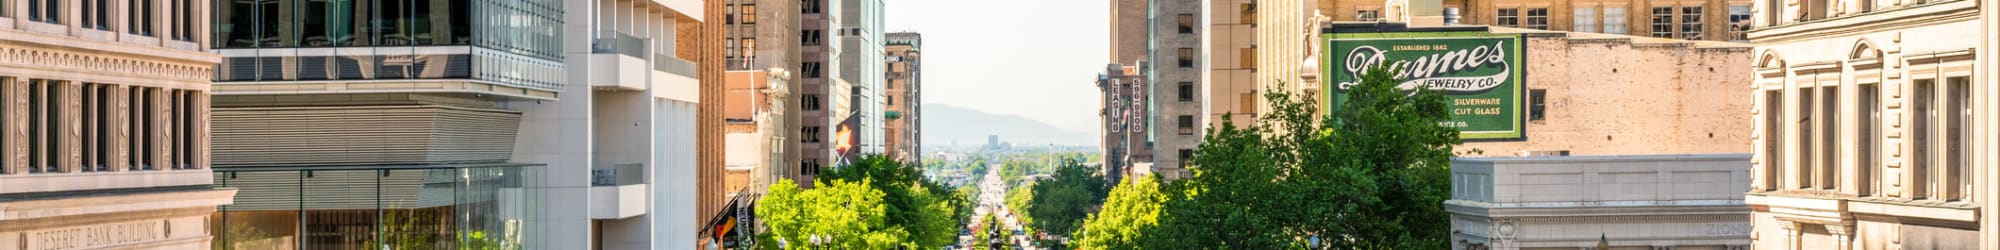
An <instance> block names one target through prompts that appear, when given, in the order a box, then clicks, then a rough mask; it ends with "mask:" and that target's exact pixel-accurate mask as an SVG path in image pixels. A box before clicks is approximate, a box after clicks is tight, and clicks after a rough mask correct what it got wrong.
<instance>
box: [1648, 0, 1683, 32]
mask: <svg viewBox="0 0 2000 250" xmlns="http://www.w3.org/2000/svg"><path fill="white" fill-rule="evenodd" d="M1675 10H1677V9H1676V8H1674V7H1671V6H1654V7H1653V8H1652V12H1649V14H1651V15H1649V16H1648V17H1651V18H1648V19H1646V20H1649V22H1647V23H1646V24H1647V27H1651V30H1649V32H1648V34H1649V35H1650V36H1652V37H1655V38H1674V35H1675V34H1677V33H1678V32H1676V31H1675V30H1674V28H1675V27H1676V26H1675V25H1674V13H1675Z"/></svg>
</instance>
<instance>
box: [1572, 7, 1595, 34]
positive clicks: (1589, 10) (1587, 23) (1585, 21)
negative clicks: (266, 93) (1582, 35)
mask: <svg viewBox="0 0 2000 250" xmlns="http://www.w3.org/2000/svg"><path fill="white" fill-rule="evenodd" d="M1572 13H1573V15H1572V16H1571V17H1572V19H1574V20H1573V21H1571V22H1570V28H1571V30H1574V31H1576V32H1597V6H1590V7H1576V11H1575V12H1572Z"/></svg>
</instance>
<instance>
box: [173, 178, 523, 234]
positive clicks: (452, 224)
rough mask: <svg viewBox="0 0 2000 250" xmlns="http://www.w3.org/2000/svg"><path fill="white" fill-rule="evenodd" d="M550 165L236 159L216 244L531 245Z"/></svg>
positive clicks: (215, 226)
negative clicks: (305, 164) (284, 163)
mask: <svg viewBox="0 0 2000 250" xmlns="http://www.w3.org/2000/svg"><path fill="white" fill-rule="evenodd" d="M542 171H543V169H542V166H540V165H538V164H445V165H407V166H346V167H339V166H321V167H310V168H302V167H234V168H228V169H224V170H217V171H215V185H216V186H218V187H226V188H234V189H236V190H237V193H236V194H237V196H238V197H241V198H240V200H241V201H243V202H237V203H235V204H231V205H225V206H222V207H221V208H219V209H217V212H216V216H213V219H212V220H211V223H209V227H210V228H209V231H210V232H213V233H214V234H215V238H214V241H213V249H259V250H264V249H532V248H534V247H532V246H535V244H536V243H538V241H540V240H541V239H542V238H541V237H540V236H542V235H546V234H544V233H542V232H540V231H539V230H541V228H543V227H542V226H540V225H538V224H539V223H541V222H542V220H540V219H539V216H538V214H539V213H537V212H536V211H539V210H540V209H541V204H542V199H541V195H539V194H540V193H541V192H540V191H538V190H539V188H541V187H543V185H542V181H543V180H542V179H543V177H542Z"/></svg>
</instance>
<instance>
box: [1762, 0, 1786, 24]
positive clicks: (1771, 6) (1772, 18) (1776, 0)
mask: <svg viewBox="0 0 2000 250" xmlns="http://www.w3.org/2000/svg"><path fill="white" fill-rule="evenodd" d="M1784 1H1785V0H1765V1H1764V7H1765V9H1767V10H1770V11H1764V20H1765V21H1766V23H1765V24H1764V25H1768V26H1778V24H1779V23H1781V21H1780V20H1782V19H1783V17H1784V16H1785V15H1784V14H1780V13H1779V12H1784V11H1779V10H1781V9H1783V8H1779V7H1775V6H1785V2H1784Z"/></svg>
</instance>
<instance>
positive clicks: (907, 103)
mask: <svg viewBox="0 0 2000 250" xmlns="http://www.w3.org/2000/svg"><path fill="white" fill-rule="evenodd" d="M884 37H885V39H887V40H888V41H887V42H886V43H887V46H884V47H883V51H884V53H885V54H884V55H883V56H886V57H887V58H888V60H887V61H886V62H885V63H887V64H888V66H887V68H885V69H884V70H885V71H887V72H884V73H885V74H888V77H887V78H884V79H885V81H884V82H883V84H884V85H885V86H883V88H884V91H883V93H882V100H883V104H884V107H885V110H887V112H889V113H891V114H884V115H883V117H882V118H883V120H884V121H883V123H885V124H886V125H883V127H882V128H883V132H882V138H883V139H882V148H883V150H884V152H883V155H888V156H889V157H893V158H895V159H897V160H899V161H902V162H903V163H905V164H912V165H917V166H918V167H923V156H924V151H923V146H924V144H923V140H922V139H923V125H924V123H923V105H924V103H923V102H924V99H923V92H922V91H923V87H924V81H923V80H924V74H923V73H924V71H923V68H924V67H923V66H924V56H923V47H924V39H923V35H922V34H918V33H916V32H893V33H889V34H888V35H886V36H884ZM892 114H893V115H892Z"/></svg>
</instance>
